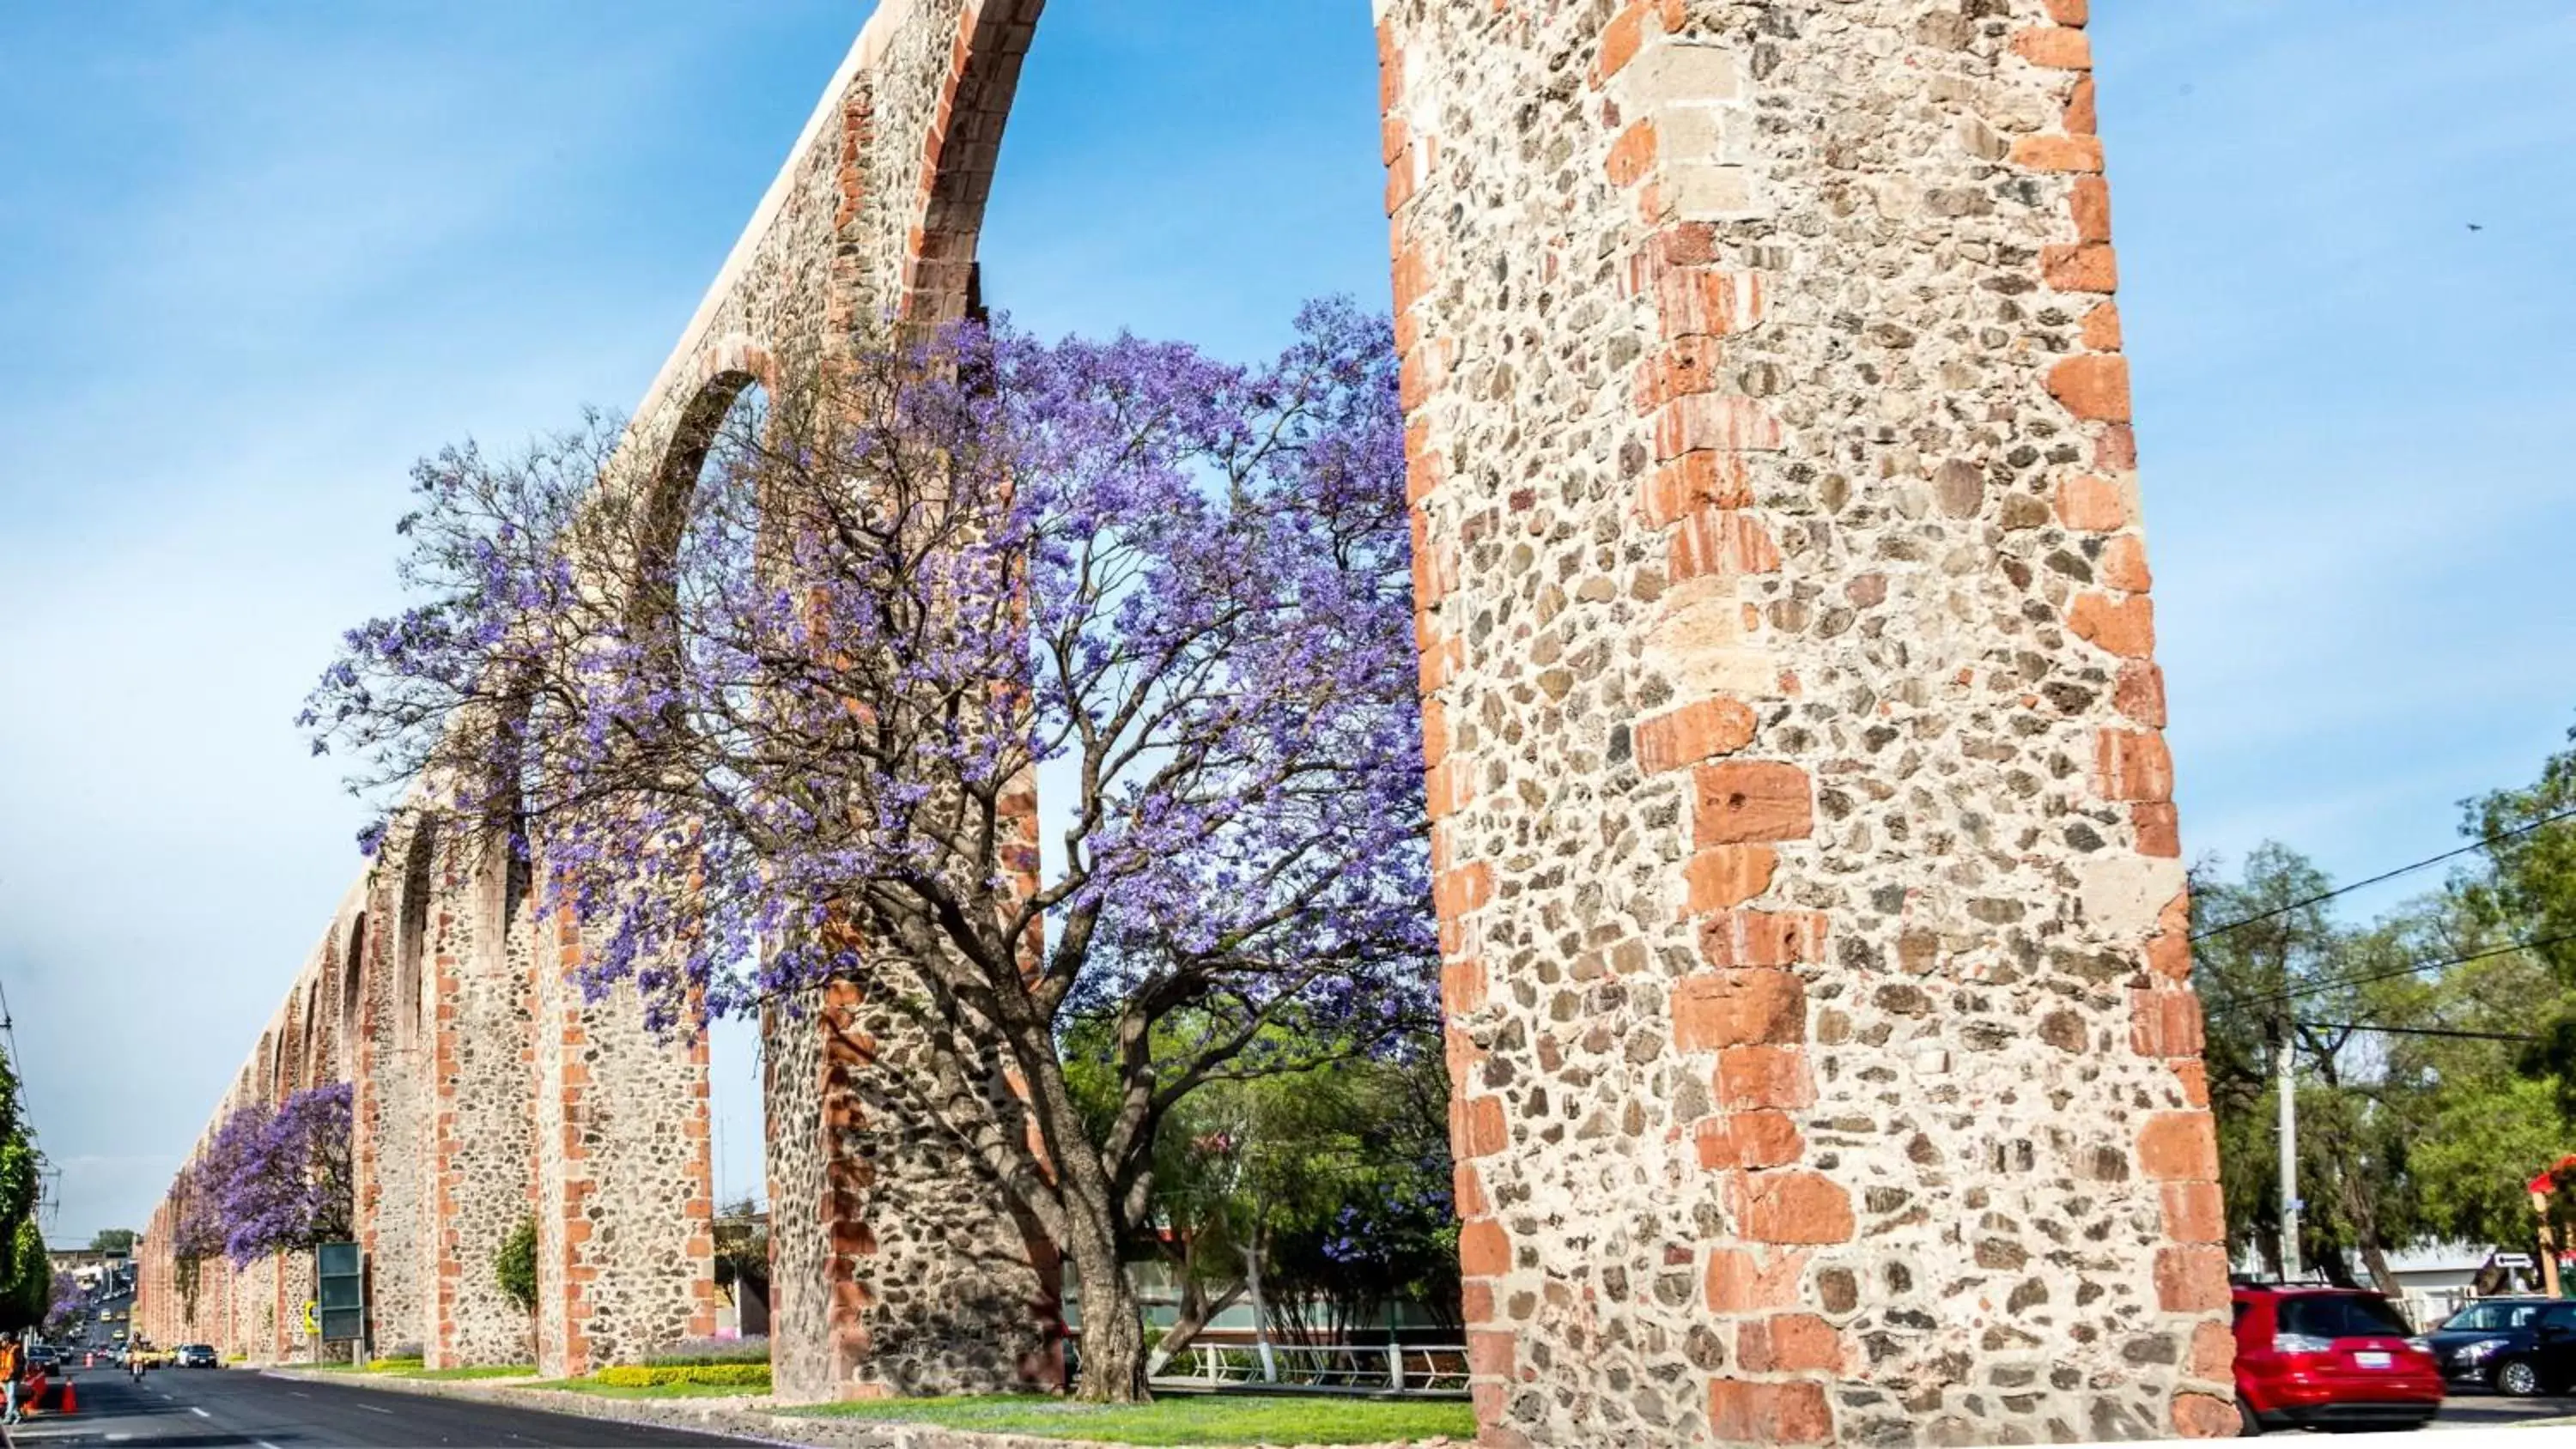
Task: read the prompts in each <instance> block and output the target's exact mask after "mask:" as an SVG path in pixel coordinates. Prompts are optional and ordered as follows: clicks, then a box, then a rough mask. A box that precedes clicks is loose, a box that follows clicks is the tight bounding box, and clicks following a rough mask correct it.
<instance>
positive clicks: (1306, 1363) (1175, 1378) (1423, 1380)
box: [1152, 1342, 1467, 1397]
mask: <svg viewBox="0 0 2576 1449" xmlns="http://www.w3.org/2000/svg"><path fill="white" fill-rule="evenodd" d="M1152 1379H1153V1382H1154V1383H1155V1384H1158V1385H1160V1386H1163V1387H1165V1388H1201V1389H1220V1388H1242V1387H1245V1386H1248V1385H1257V1386H1260V1387H1263V1388H1268V1387H1272V1386H1274V1385H1275V1386H1278V1387H1281V1388H1294V1389H1301V1390H1305V1391H1307V1392H1311V1393H1347V1394H1405V1395H1412V1396H1421V1397H1430V1396H1455V1395H1459V1394H1464V1393H1465V1392H1467V1346H1466V1345H1465V1344H1461V1343H1427V1344H1426V1343H1406V1344H1396V1343H1276V1342H1271V1343H1258V1344H1243V1343H1207V1342H1199V1343H1194V1344H1191V1345H1190V1346H1189V1347H1188V1348H1186V1349H1184V1350H1182V1352H1181V1354H1180V1355H1179V1356H1178V1357H1177V1358H1172V1359H1165V1360H1164V1361H1163V1362H1162V1363H1160V1364H1159V1365H1158V1366H1157V1367H1156V1368H1155V1369H1154V1371H1153V1376H1152Z"/></svg>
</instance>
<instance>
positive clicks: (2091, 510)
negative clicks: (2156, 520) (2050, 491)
mask: <svg viewBox="0 0 2576 1449" xmlns="http://www.w3.org/2000/svg"><path fill="white" fill-rule="evenodd" d="M2057 521H2058V522H2060V523H2062V524H2064V525H2066V526H2067V527H2068V528H2072V529H2074V530H2076V531H2078V532H2080V533H2117V532H2118V531H2120V530H2121V529H2123V528H2126V527H2128V526H2129V497H2128V494H2127V493H2126V492H2124V491H2123V490H2122V489H2121V487H2120V485H2119V484H2117V483H2114V482H2112V481H2111V480H2110V479H2108V478H2096V477H2094V476H2092V475H2091V474H2089V473H2088V474H2084V475H2081V476H2078V477H2074V478H2069V479H2067V480H2066V481H2065V482H2063V483H2060V484H2058V485H2057Z"/></svg>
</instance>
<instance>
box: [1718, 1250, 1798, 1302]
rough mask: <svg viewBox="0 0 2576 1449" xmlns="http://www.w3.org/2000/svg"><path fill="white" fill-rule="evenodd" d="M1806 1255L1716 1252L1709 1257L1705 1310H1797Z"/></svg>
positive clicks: (1773, 1251)
mask: <svg viewBox="0 0 2576 1449" xmlns="http://www.w3.org/2000/svg"><path fill="white" fill-rule="evenodd" d="M1806 1271H1807V1254H1805V1253H1803V1252H1797V1251H1780V1250H1770V1251H1763V1250H1757V1249H1751V1248H1718V1249H1715V1250H1713V1251H1711V1252H1710V1253H1709V1255H1708V1282H1707V1289H1708V1306H1709V1311H1711V1312H1713V1313H1763V1312H1767V1311H1769V1310H1771V1309H1775V1308H1795V1307H1797V1306H1798V1282H1799V1279H1800V1278H1802V1277H1804V1276H1805V1274H1806Z"/></svg>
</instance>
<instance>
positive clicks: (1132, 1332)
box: [1065, 1214, 1151, 1404]
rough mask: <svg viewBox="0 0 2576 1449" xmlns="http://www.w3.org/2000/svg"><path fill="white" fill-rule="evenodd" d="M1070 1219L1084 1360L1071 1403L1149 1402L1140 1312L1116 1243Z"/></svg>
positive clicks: (1083, 1219) (1079, 1217)
mask: <svg viewBox="0 0 2576 1449" xmlns="http://www.w3.org/2000/svg"><path fill="white" fill-rule="evenodd" d="M1073 1216H1074V1222H1073V1223H1072V1224H1071V1226H1072V1227H1073V1229H1074V1231H1073V1233H1072V1234H1071V1236H1072V1238H1073V1241H1072V1242H1070V1243H1067V1244H1066V1245H1065V1248H1066V1251H1067V1252H1068V1253H1069V1254H1070V1255H1071V1257H1072V1258H1073V1270H1074V1273H1075V1274H1076V1276H1077V1277H1078V1278H1079V1279H1080V1282H1081V1286H1082V1336H1081V1338H1080V1340H1079V1342H1080V1345H1081V1355H1082V1358H1081V1364H1080V1374H1079V1376H1078V1377H1077V1378H1076V1379H1075V1381H1074V1397H1075V1398H1078V1399H1081V1400H1084V1401H1085V1402H1088V1403H1095V1404H1132V1403H1141V1402H1143V1401H1144V1400H1146V1399H1147V1398H1149V1397H1151V1396H1150V1395H1149V1394H1147V1393H1146V1391H1145V1316H1144V1312H1143V1307H1142V1305H1141V1304H1139V1303H1138V1301H1137V1298H1136V1290H1135V1289H1134V1288H1133V1287H1131V1286H1130V1285H1129V1284H1128V1282H1127V1270H1126V1267H1125V1265H1123V1264H1121V1263H1120V1262H1119V1261H1118V1245H1117V1241H1116V1240H1115V1239H1114V1238H1113V1237H1112V1236H1110V1235H1109V1234H1108V1233H1106V1232H1094V1231H1088V1229H1090V1228H1092V1226H1093V1224H1092V1222H1090V1221H1087V1218H1088V1216H1089V1215H1088V1214H1075V1215H1073Z"/></svg>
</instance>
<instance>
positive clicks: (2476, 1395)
mask: <svg viewBox="0 0 2576 1449" xmlns="http://www.w3.org/2000/svg"><path fill="white" fill-rule="evenodd" d="M2566 1418H2576V1398H2550V1397H2547V1396H2543V1397H2540V1398H2532V1399H2508V1398H2506V1397H2505V1396H2504V1395H2502V1394H2491V1393H2488V1392H2487V1391H2486V1390H2484V1389H2464V1388H2459V1387H2456V1386H2454V1387H2453V1388H2452V1389H2451V1391H2450V1395H2449V1397H2447V1398H2445V1399H2443V1400H2442V1412H2441V1413H2439V1414H2437V1415H2435V1416H2434V1418H2433V1423H2432V1425H2431V1427H2433V1428H2435V1429H2510V1428H2512V1427H2513V1426H2514V1425H2516V1424H2519V1423H2524V1422H2526V1421H2529V1420H2533V1419H2566Z"/></svg>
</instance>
